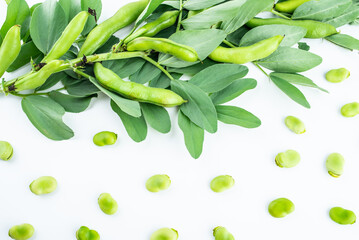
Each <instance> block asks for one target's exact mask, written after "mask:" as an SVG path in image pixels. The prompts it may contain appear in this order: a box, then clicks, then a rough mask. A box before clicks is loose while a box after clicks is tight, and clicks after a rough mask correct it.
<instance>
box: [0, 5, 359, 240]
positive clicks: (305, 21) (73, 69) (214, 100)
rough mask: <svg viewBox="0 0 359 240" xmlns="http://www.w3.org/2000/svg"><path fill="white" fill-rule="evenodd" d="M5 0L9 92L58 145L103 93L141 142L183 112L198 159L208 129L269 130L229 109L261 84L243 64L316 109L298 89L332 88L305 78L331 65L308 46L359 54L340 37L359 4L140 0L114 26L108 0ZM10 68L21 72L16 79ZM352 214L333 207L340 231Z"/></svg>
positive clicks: (330, 166) (107, 138) (111, 137)
mask: <svg viewBox="0 0 359 240" xmlns="http://www.w3.org/2000/svg"><path fill="white" fill-rule="evenodd" d="M6 3H7V4H8V5H7V15H6V20H5V22H4V24H3V25H2V27H1V29H0V44H1V45H0V77H3V78H2V80H1V85H0V94H4V95H9V96H14V97H19V98H20V100H21V106H22V109H23V111H24V113H25V114H26V116H27V117H28V119H29V120H30V122H31V123H32V124H33V125H34V126H35V127H36V128H37V129H38V130H39V131H40V132H41V133H42V134H43V135H44V136H45V137H47V138H49V139H52V140H55V141H61V140H67V139H70V138H72V137H73V136H74V132H73V130H72V129H71V128H70V127H69V126H68V125H66V124H65V123H64V121H63V119H62V117H63V115H64V114H65V113H66V112H70V113H79V112H82V111H85V110H86V109H87V108H88V106H89V104H90V102H91V101H92V100H93V99H94V98H96V97H97V96H98V95H99V94H102V95H105V96H107V97H108V98H109V99H111V102H110V108H111V109H112V110H113V111H114V112H115V113H116V114H117V115H118V116H119V118H120V119H121V121H122V123H123V125H124V127H125V129H126V131H127V133H128V135H129V137H130V138H132V139H133V140H134V141H135V142H141V141H143V140H145V139H146V136H147V130H148V126H150V127H152V128H153V129H155V130H157V131H158V132H160V133H168V132H169V131H170V130H171V120H170V117H169V114H168V112H167V109H166V108H170V107H176V109H177V110H178V121H177V122H178V125H179V128H180V129H181V131H182V132H183V136H184V141H185V145H186V147H187V149H188V151H189V153H190V155H191V156H192V157H193V158H198V157H200V155H201V153H202V149H203V143H204V134H205V131H207V132H209V133H215V132H216V131H217V128H218V122H222V123H225V124H232V125H237V126H241V127H245V128H257V127H259V126H260V125H261V120H260V119H259V118H258V117H256V116H255V115H254V114H252V113H251V112H249V111H247V110H245V109H243V108H240V107H237V106H231V105H228V104H227V103H228V102H229V101H231V100H233V99H235V98H237V97H239V96H240V95H241V94H243V93H244V92H246V91H247V90H251V89H253V88H255V87H256V85H257V81H256V80H255V79H252V78H245V77H246V75H247V73H248V68H247V67H246V66H245V65H242V64H253V65H254V66H256V67H257V68H258V69H259V70H261V72H262V73H263V74H265V76H267V77H268V79H270V80H271V81H272V82H273V83H274V86H276V87H278V88H279V89H280V90H281V91H282V92H283V93H284V95H286V96H287V97H289V98H288V100H289V99H291V100H293V101H294V102H296V103H298V104H300V105H302V106H303V107H306V108H310V104H309V102H308V100H307V99H306V97H305V96H304V94H303V93H302V92H301V91H300V90H299V89H298V88H297V86H305V87H311V88H316V89H318V90H320V91H324V92H327V91H326V90H325V89H323V88H321V87H319V86H318V85H316V84H315V83H314V82H313V81H312V80H311V79H310V78H309V77H308V76H304V75H303V74H302V73H303V72H306V71H308V70H310V69H312V68H315V67H317V66H318V65H320V64H321V63H322V58H321V57H320V56H318V55H316V54H314V53H311V52H310V51H309V50H310V46H308V44H306V43H305V42H300V41H301V40H302V39H303V38H311V39H325V40H327V41H330V42H332V43H334V44H336V45H338V47H343V48H346V49H349V50H359V40H358V39H355V38H354V37H352V36H349V35H346V34H341V33H340V31H339V30H338V28H339V27H341V26H343V25H346V24H350V25H352V26H353V27H354V25H357V24H358V23H359V2H358V0H336V1H333V0H319V1H313V0H312V1H310V0H279V1H276V0H261V1H258V0H230V1H228V0H214V1H208V0H174V1H163V0H137V1H134V2H131V3H128V4H126V5H124V6H123V7H121V8H120V9H119V10H118V11H117V12H116V13H115V14H114V15H113V16H111V17H110V18H108V19H106V20H105V19H102V18H101V17H100V16H101V10H102V4H101V0H93V1H81V4H78V3H77V1H76V0H66V1H65V0H63V1H58V2H57V1H54V0H45V1H44V2H42V3H38V4H35V5H33V6H29V5H28V3H27V2H26V0H6ZM54 16H55V17H54ZM263 16H270V17H263ZM125 27H128V28H130V32H129V34H127V35H125V36H121V37H122V38H121V39H119V38H118V37H117V36H115V35H116V33H117V32H118V31H119V30H121V29H123V28H125ZM44 28H46V29H47V30H48V31H43V29H44ZM318 41H321V40H318ZM24 66H31V70H30V71H29V72H28V73H26V74H23V75H19V74H17V72H15V71H16V70H18V69H20V68H22V67H24ZM269 71H271V72H269ZM5 72H10V73H12V72H14V74H12V76H15V75H16V74H17V75H16V76H17V77H15V78H9V77H8V76H9V75H7V74H5ZM349 76H350V73H349V71H348V70H347V69H344V68H341V69H334V70H331V71H329V72H328V73H327V74H326V79H327V80H328V81H330V82H334V83H337V82H341V81H343V80H344V79H346V78H348V77H349ZM284 95H283V96H284ZM341 113H342V115H343V116H345V117H354V116H356V115H357V114H358V113H359V103H357V102H353V103H348V104H346V105H344V106H343V107H342V109H341ZM285 124H286V125H287V126H288V128H290V129H291V130H292V131H293V132H295V133H298V134H301V133H304V132H305V126H304V124H303V123H302V122H301V121H300V120H299V119H297V118H296V117H293V116H290V117H288V118H286V121H285ZM117 137H118V136H117V134H115V133H112V132H106V131H105V132H101V133H98V134H97V135H96V136H94V139H93V140H94V143H95V144H96V145H98V146H104V145H112V144H114V143H115V142H116V140H117ZM3 149H4V150H3ZM0 150H1V152H0V156H1V159H4V160H8V159H10V158H11V156H12V151H13V150H12V147H11V145H10V144H9V143H7V142H1V144H0ZM275 160H276V163H277V165H278V166H280V167H294V166H295V165H297V164H298V163H299V161H300V156H299V154H298V153H297V152H296V151H294V150H288V151H286V152H283V153H280V154H278V156H277V157H276V159H275ZM343 164H344V159H343V158H342V157H341V155H340V154H332V155H330V156H329V157H328V160H327V163H326V166H327V170H328V173H329V174H330V175H331V176H334V177H338V176H340V175H341V174H342V172H343ZM233 184H234V180H233V179H232V177H231V176H228V175H223V176H219V177H217V178H216V179H214V180H213V181H212V183H211V188H212V190H213V191H215V192H222V191H224V190H227V189H229V188H231V187H232V186H233ZM169 185H170V180H169V178H168V176H167V175H156V176H153V177H152V178H150V179H149V181H148V182H147V185H146V187H147V189H148V190H149V191H151V192H157V191H161V190H164V189H166V188H168V187H169ZM56 186H57V182H56V180H55V179H53V178H51V177H42V178H39V179H37V180H35V181H34V182H33V183H32V184H31V185H30V189H31V191H32V192H33V193H34V194H38V195H41V194H46V193H50V192H52V191H54V190H55V189H56ZM98 203H99V206H100V208H101V210H102V211H103V212H104V213H106V214H110V215H111V214H114V213H116V211H117V202H116V201H115V200H114V199H113V198H112V196H111V195H110V194H108V193H103V194H102V195H101V196H100V197H99V199H98ZM293 211H294V204H293V203H292V202H291V201H290V200H288V199H285V198H280V199H277V200H274V201H273V202H272V203H271V204H270V205H269V212H270V214H271V215H272V216H274V217H284V216H286V215H287V214H289V213H291V212H293ZM353 214H354V213H353ZM353 214H352V212H351V211H349V210H345V209H342V208H339V207H338V208H333V209H332V210H331V211H330V216H331V218H332V219H333V220H334V219H335V220H334V221H336V222H338V223H341V224H349V223H353V221H355V215H354V217H353ZM343 216H345V217H346V218H345V219H344V220H343V219H342V218H343ZM33 232H34V229H33V227H32V226H31V225H28V224H23V225H18V226H14V227H13V228H11V229H10V231H9V235H10V236H11V237H12V238H14V239H28V238H29V237H28V236H30V237H31V236H32V234H33ZM213 234H214V237H215V239H217V240H224V239H234V237H233V236H232V234H230V233H229V232H228V231H227V229H226V228H224V227H217V228H215V229H214V231H213ZM76 236H77V238H78V239H99V235H98V233H97V232H96V231H94V230H90V229H89V228H87V227H81V228H80V229H79V230H78V231H77V234H76ZM177 238H178V233H177V231H176V230H174V229H170V228H164V229H160V230H158V231H157V232H155V233H154V234H153V235H152V237H151V239H153V240H155V239H169V240H172V239H177Z"/></svg>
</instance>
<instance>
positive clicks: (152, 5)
mask: <svg viewBox="0 0 359 240" xmlns="http://www.w3.org/2000/svg"><path fill="white" fill-rule="evenodd" d="M163 1H164V0H151V1H149V3H148V5H147V7H146V9H145V10H143V12H142V13H141V15H140V16H139V17H138V18H137V20H136V22H135V28H136V27H138V26H139V25H140V24H141V23H143V21H145V20H146V18H147V17H148V16H150V15H151V13H153V11H155V10H156V9H157V7H158V6H159V5H160V4H161V3H162V2H163Z"/></svg>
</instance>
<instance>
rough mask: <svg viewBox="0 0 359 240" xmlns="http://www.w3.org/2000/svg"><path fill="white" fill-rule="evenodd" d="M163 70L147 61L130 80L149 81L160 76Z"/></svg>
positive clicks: (142, 82)
mask: <svg viewBox="0 0 359 240" xmlns="http://www.w3.org/2000/svg"><path fill="white" fill-rule="evenodd" d="M161 73H162V72H161V70H160V69H158V68H157V67H155V66H154V65H153V64H152V63H149V62H146V63H145V64H144V65H143V66H142V67H141V68H140V69H139V70H138V71H137V72H136V73H134V74H132V75H131V76H130V80H131V81H132V82H136V83H141V84H144V83H147V82H149V81H152V80H153V79H156V78H158V77H159V76H160V74H161Z"/></svg>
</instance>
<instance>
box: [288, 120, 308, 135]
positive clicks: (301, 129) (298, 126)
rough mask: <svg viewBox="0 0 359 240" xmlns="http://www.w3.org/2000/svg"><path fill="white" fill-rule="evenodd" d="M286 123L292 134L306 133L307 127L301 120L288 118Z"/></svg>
mask: <svg viewBox="0 0 359 240" xmlns="http://www.w3.org/2000/svg"><path fill="white" fill-rule="evenodd" d="M284 123H285V125H286V126H287V127H288V128H289V129H290V130H291V131H292V132H294V133H296V134H302V133H305V125H304V123H303V122H302V121H301V120H300V119H299V118H296V117H293V116H288V117H286V118H285V120H284Z"/></svg>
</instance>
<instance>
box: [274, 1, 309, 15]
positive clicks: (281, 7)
mask: <svg viewBox="0 0 359 240" xmlns="http://www.w3.org/2000/svg"><path fill="white" fill-rule="evenodd" d="M309 1H310V0H287V1H283V2H280V3H277V4H276V5H275V10H277V11H280V12H285V13H293V12H294V10H295V9H297V7H299V6H300V5H302V4H303V3H306V2H309Z"/></svg>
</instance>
